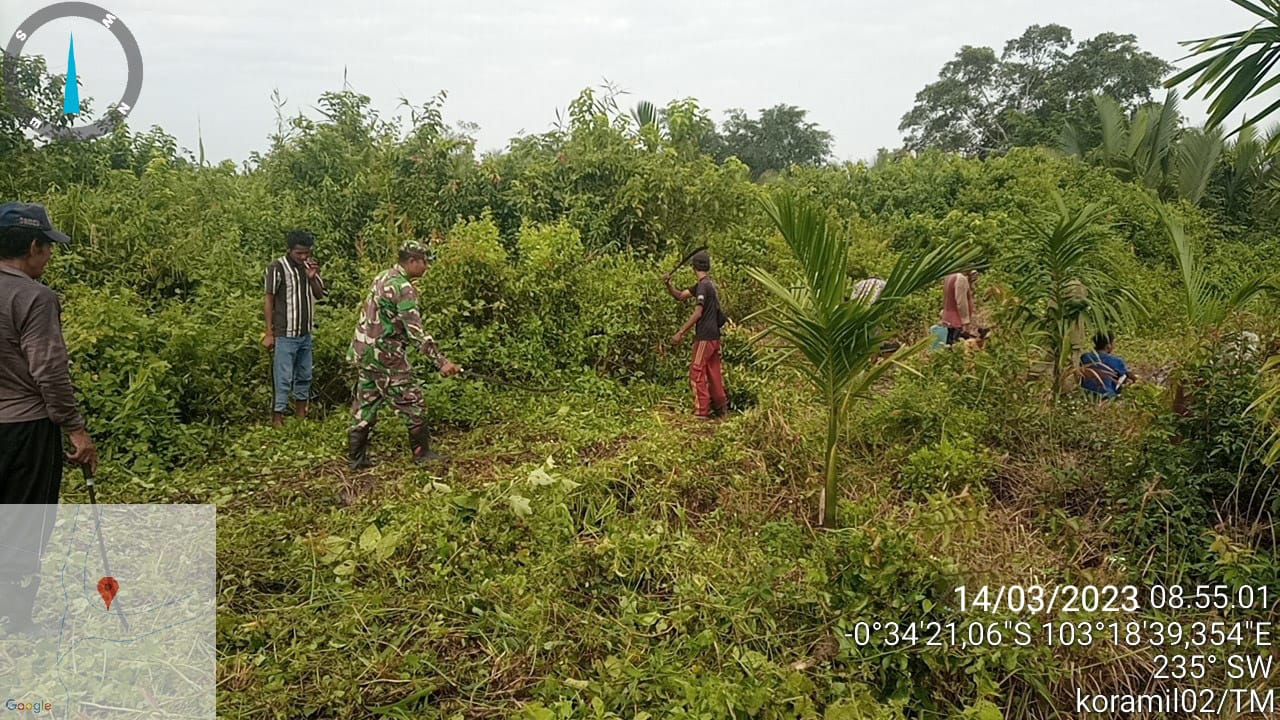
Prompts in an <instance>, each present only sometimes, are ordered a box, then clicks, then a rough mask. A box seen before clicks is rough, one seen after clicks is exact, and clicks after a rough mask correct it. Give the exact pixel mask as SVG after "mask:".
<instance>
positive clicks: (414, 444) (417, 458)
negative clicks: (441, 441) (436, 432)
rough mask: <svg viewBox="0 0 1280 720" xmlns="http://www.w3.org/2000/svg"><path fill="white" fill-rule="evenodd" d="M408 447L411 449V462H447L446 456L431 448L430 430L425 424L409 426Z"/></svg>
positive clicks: (421, 463)
mask: <svg viewBox="0 0 1280 720" xmlns="http://www.w3.org/2000/svg"><path fill="white" fill-rule="evenodd" d="M409 447H410V448H412V449H413V462H414V463H416V464H418V465H424V464H426V463H447V462H449V458H448V456H446V455H441V454H440V453H438V452H433V451H432V450H431V432H430V431H429V430H427V426H426V425H419V426H417V427H412V428H409Z"/></svg>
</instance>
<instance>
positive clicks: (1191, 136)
mask: <svg viewBox="0 0 1280 720" xmlns="http://www.w3.org/2000/svg"><path fill="white" fill-rule="evenodd" d="M1222 150H1223V142H1222V131H1221V130H1217V129H1213V130H1192V131H1190V132H1188V133H1187V134H1186V135H1184V136H1183V138H1182V141H1181V142H1180V143H1179V144H1178V160H1177V165H1178V195H1179V196H1180V197H1182V198H1184V199H1186V200H1188V201H1190V202H1193V203H1199V202H1200V201H1201V200H1203V199H1204V195H1205V192H1206V191H1207V190H1208V188H1209V181H1210V180H1212V179H1213V174H1214V172H1216V171H1217V169H1218V161H1219V160H1220V159H1221V158H1222Z"/></svg>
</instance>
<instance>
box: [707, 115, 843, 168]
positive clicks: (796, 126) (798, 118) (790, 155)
mask: <svg viewBox="0 0 1280 720" xmlns="http://www.w3.org/2000/svg"><path fill="white" fill-rule="evenodd" d="M806 114H807V112H806V111H804V110H802V109H800V108H798V107H796V106H794V105H774V106H773V107H770V108H762V109H761V110H760V117H759V118H758V119H753V118H750V117H748V116H747V114H746V113H745V112H743V111H742V110H741V109H737V108H735V109H732V110H729V111H728V115H729V117H728V118H726V119H725V121H724V123H723V124H722V125H721V127H720V131H719V132H715V131H714V130H713V131H711V132H709V133H707V134H706V135H705V136H704V138H703V139H702V141H701V144H702V147H703V149H704V150H706V151H707V152H708V153H709V154H710V155H711V156H712V157H714V158H716V160H717V161H719V162H724V161H725V160H727V159H729V158H731V157H736V158H737V159H739V160H741V161H742V162H743V164H745V165H746V166H747V167H749V168H751V179H752V180H759V179H761V178H762V177H764V176H765V175H766V174H777V173H781V172H785V171H786V170H788V169H789V168H791V167H792V166H793V165H810V166H814V165H821V164H822V163H823V162H825V161H826V160H827V158H829V157H830V156H831V142H832V137H831V133H829V132H827V131H826V130H823V129H821V128H820V127H818V125H817V123H813V122H806V121H805V115H806Z"/></svg>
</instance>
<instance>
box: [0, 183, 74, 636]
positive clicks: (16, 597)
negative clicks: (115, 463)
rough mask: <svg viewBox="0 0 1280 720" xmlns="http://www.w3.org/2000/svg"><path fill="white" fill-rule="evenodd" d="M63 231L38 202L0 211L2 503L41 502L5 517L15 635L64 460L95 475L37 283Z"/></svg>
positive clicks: (1, 588)
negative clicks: (65, 442) (67, 446)
mask: <svg viewBox="0 0 1280 720" xmlns="http://www.w3.org/2000/svg"><path fill="white" fill-rule="evenodd" d="M69 242H71V238H69V237H67V236H66V235H64V234H62V233H60V232H58V231H57V230H55V229H54V228H53V225H52V224H50V222H49V215H48V213H46V212H45V209H44V207H43V206H41V205H29V204H26V203H17V202H11V203H5V204H4V205H0V505H44V506H45V507H46V511H45V512H36V511H34V508H33V509H32V510H33V511H31V512H18V513H15V514H14V517H12V518H11V517H8V514H9V513H6V517H5V518H4V528H3V530H4V533H3V537H4V540H5V542H3V543H0V616H2V617H6V618H8V627H7V629H8V630H9V631H14V630H15V629H16V630H21V629H23V628H24V627H26V626H29V625H30V623H31V611H32V605H33V603H34V602H35V595H36V589H37V588H38V586H39V569H40V556H41V554H43V552H44V546H45V544H46V543H48V541H49V535H50V533H52V532H53V520H54V515H53V511H54V506H56V505H57V503H58V495H59V493H60V491H61V488H62V465H63V462H64V458H63V453H62V434H63V433H64V432H65V433H66V434H67V438H68V439H69V440H70V441H71V446H72V452H71V453H70V455H69V456H68V457H67V458H66V459H67V460H70V461H71V462H73V463H76V464H79V465H83V466H85V467H86V468H87V469H89V470H90V471H92V470H93V469H95V468H96V467H97V463H98V450H97V448H96V447H94V444H93V440H92V439H90V437H89V433H88V432H87V431H86V430H85V424H84V418H83V417H81V415H80V412H79V409H78V408H77V405H76V398H75V388H74V387H73V386H72V384H71V373H70V368H69V367H68V364H67V348H66V345H65V344H64V343H63V340H62V320H61V307H60V305H59V303H58V296H57V294H56V293H55V292H54V291H53V290H51V289H49V288H48V287H47V286H45V285H44V284H42V283H40V282H39V278H40V276H41V275H43V274H44V269H45V266H46V265H48V264H49V258H50V257H52V255H53V244H54V243H61V244H66V243H69Z"/></svg>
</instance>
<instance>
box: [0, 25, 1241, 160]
mask: <svg viewBox="0 0 1280 720" xmlns="http://www.w3.org/2000/svg"><path fill="white" fill-rule="evenodd" d="M47 4H49V3H47V2H28V1H26V0H17V1H16V2H15V1H14V0H3V6H0V33H4V35H5V36H6V37H7V36H10V35H11V34H12V33H13V31H14V30H15V29H16V28H17V26H18V24H19V23H21V22H22V20H23V19H24V18H26V17H27V16H28V15H29V14H30V13H32V12H34V11H35V10H37V9H39V8H40V7H43V6H44V5H47ZM99 4H101V5H102V6H103V7H105V8H106V9H107V10H109V11H111V12H112V13H114V14H115V15H117V16H118V17H119V18H120V19H121V20H122V21H124V22H125V23H127V25H128V27H129V29H130V30H132V31H133V33H134V35H135V36H136V38H137V41H138V44H139V46H140V47H141V50H142V55H143V58H144V62H145V68H146V73H145V81H144V84H143V89H142V95H141V98H140V99H139V102H138V105H137V107H136V110H135V111H134V113H133V115H132V118H131V122H130V124H131V126H132V127H134V128H146V127H148V126H150V125H153V124H158V125H160V126H162V127H163V128H164V129H165V130H166V131H168V132H169V133H171V134H173V135H175V136H177V138H178V140H179V143H181V144H182V145H183V146H184V147H192V148H193V147H195V145H196V138H197V121H198V122H199V124H200V127H201V128H202V132H203V137H204V145H205V150H206V153H207V156H208V157H209V159H211V160H215V161H216V160H218V159H222V158H231V159H233V160H236V161H237V162H238V161H241V160H244V159H245V158H246V157H247V156H248V154H249V152H250V151H252V150H263V149H265V147H266V144H267V137H268V135H269V134H270V133H271V131H272V129H273V127H274V123H275V113H274V110H273V108H272V105H271V92H272V90H273V89H275V88H278V89H279V91H280V93H281V95H282V96H283V97H284V98H285V99H287V101H288V105H287V110H286V114H287V115H293V114H296V113H297V112H298V111H299V110H303V111H306V112H311V108H312V106H313V105H314V104H315V101H316V99H317V98H318V97H319V95H320V94H321V93H322V92H325V91H327V90H339V89H341V87H342V76H343V68H344V67H345V68H346V70H347V77H348V81H349V82H350V84H351V86H352V87H353V88H354V89H355V90H358V91H359V92H362V93H364V94H366V95H369V96H370V97H372V98H373V102H374V106H375V107H376V108H378V109H379V110H380V111H382V112H383V114H384V115H392V114H394V113H395V111H396V106H397V105H398V104H399V98H401V97H407V98H409V99H410V100H412V101H414V102H415V103H421V102H423V101H426V100H427V99H428V98H430V97H431V96H432V95H434V94H435V93H436V92H438V91H440V90H445V91H447V92H448V95H449V97H448V100H447V102H446V104H445V118H446V120H448V121H449V122H451V123H456V122H459V121H468V122H474V123H477V124H478V125H479V126H480V130H479V133H478V139H479V144H480V148H481V149H482V150H487V149H497V148H500V147H502V146H504V145H505V144H506V141H507V140H508V139H509V138H511V137H512V136H514V135H517V134H519V133H521V132H524V133H537V132H542V131H545V130H547V129H548V127H549V126H550V124H551V122H552V121H553V120H554V118H555V111H556V109H557V108H562V109H563V108H565V107H566V106H567V105H568V103H569V101H571V100H572V99H573V98H574V97H575V96H576V95H577V93H578V92H579V91H580V90H581V89H582V88H584V87H587V86H595V85H599V84H600V83H601V82H602V80H603V79H605V78H607V79H608V80H609V81H611V82H612V83H614V84H615V85H617V86H619V87H621V88H622V89H625V90H627V91H628V92H629V93H630V94H629V96H627V97H626V98H624V102H626V103H627V104H634V102H635V101H638V100H641V99H647V100H651V101H653V102H655V103H658V104H665V103H666V101H668V100H670V99H673V98H682V97H686V96H693V97H695V98H697V99H698V101H699V103H700V104H702V105H703V106H704V107H706V108H709V109H710V110H711V112H712V117H713V118H714V119H716V121H717V122H719V121H720V120H721V119H723V117H724V113H723V111H724V110H725V109H727V108H731V107H742V108H746V109H747V110H748V111H750V112H752V113H753V114H754V112H755V111H756V110H758V109H759V108H762V107H766V106H770V105H774V104H777V103H788V104H792V105H798V106H800V107H802V108H805V109H806V110H808V111H809V117H810V119H811V120H813V121H815V122H817V123H818V124H819V125H821V126H822V127H824V128H826V129H828V130H830V131H831V133H832V134H833V135H834V136H835V151H836V155H837V156H838V157H840V158H842V159H854V160H857V159H864V158H870V157H873V156H874V154H875V151H876V149H877V148H879V147H897V146H898V145H899V144H900V142H901V134H900V133H899V132H898V129H897V128H898V121H899V119H900V118H901V117H902V114H903V113H904V112H906V111H907V110H908V109H909V108H910V106H911V103H912V99H913V97H914V96H915V93H916V92H917V91H918V90H920V88H922V87H923V86H924V85H925V84H927V83H929V82H932V81H933V80H934V79H936V77H937V74H938V70H939V69H940V68H941V67H942V65H943V63H945V62H946V61H947V60H949V59H950V58H951V57H952V56H953V55H954V54H955V52H956V50H957V49H959V47H960V46H961V45H965V44H969V45H986V46H990V47H993V48H995V49H996V50H997V52H999V50H1000V49H1001V48H1002V47H1003V44H1004V42H1005V41H1006V40H1008V39H1010V38H1013V37H1016V36H1018V35H1020V34H1021V33H1022V31H1023V30H1024V29H1026V27H1027V26H1029V25H1032V24H1048V23H1059V24H1062V25H1066V26H1067V27H1069V28H1071V29H1072V30H1073V31H1074V33H1075V37H1076V39H1077V40H1080V39H1083V38H1086V37H1092V36H1093V35H1096V34H1097V33H1099V32H1104V31H1117V32H1125V33H1133V34H1135V35H1137V36H1138V41H1139V43H1140V45H1141V46H1142V47H1143V48H1144V49H1146V50H1149V51H1151V52H1153V53H1155V54H1157V55H1159V56H1161V57H1163V58H1165V59H1166V60H1170V61H1175V60H1177V59H1178V58H1180V57H1182V56H1183V55H1184V50H1183V49H1182V48H1181V47H1180V46H1179V44H1178V42H1179V41H1180V40H1188V39H1197V38H1202V37H1205V36H1208V35H1217V34H1220V33H1223V32H1229V31H1232V30H1237V29H1240V28H1243V27H1247V26H1249V25H1251V24H1252V22H1253V20H1255V19H1256V18H1254V16H1252V15H1250V14H1248V13H1247V12H1245V11H1244V10H1242V9H1241V8H1239V7H1237V6H1236V5H1234V4H1233V3H1231V2H1229V0H1143V1H1141V2H1140V1H1139V0H1077V2H1075V3H1074V4H1067V3H1046V2H1044V1H1043V0H986V1H984V2H981V3H977V2H974V3H968V2H956V1H955V0H896V1H892V2H890V1H883V0H882V1H877V2H868V1H866V0H845V1H822V2H818V1H810V0H792V2H773V1H766V0H685V1H684V2H675V1H673V0H648V1H647V2H616V1H614V0H540V1H539V2H529V1H527V0H469V1H467V2H447V3H446V2H436V1H433V0H377V1H375V2H368V3H356V2H351V0H309V1H308V2H271V3H264V2H253V1H251V0H217V1H216V2H199V3H196V2H189V1H187V0H164V1H161V0H100V2H99ZM268 5H269V7H266V8H264V7H263V6H268ZM375 8H376V9H375ZM68 34H74V36H75V44H76V57H77V69H78V71H79V74H80V77H81V80H82V82H83V85H84V86H83V89H82V95H88V96H92V97H93V98H95V100H96V101H97V107H98V108H101V107H103V106H104V105H106V104H109V103H110V102H114V101H115V100H116V99H117V98H118V96H119V95H120V93H121V92H122V91H123V88H124V84H125V71H124V67H123V66H124V55H123V53H122V52H121V51H120V50H119V49H118V48H117V47H116V44H115V41H114V39H113V38H112V37H111V35H110V33H108V32H107V31H106V30H104V29H102V28H100V27H97V26H95V25H93V24H92V23H90V22H88V21H85V20H74V21H73V20H64V21H58V22H54V23H50V24H48V25H46V26H44V28H42V29H41V30H40V31H39V32H37V33H36V34H35V35H34V36H32V38H31V39H30V41H29V42H28V44H27V48H26V53H28V54H43V55H45V56H46V58H47V59H48V60H49V63H50V67H51V69H52V70H53V71H54V72H65V71H66V55H67V50H66V47H67V36H68ZM1184 112H1185V113H1186V114H1187V115H1188V116H1189V117H1190V118H1191V120H1192V121H1193V122H1196V123H1199V122H1201V121H1203V118H1204V104H1203V103H1201V102H1198V101H1195V102H1188V103H1187V104H1185V105H1184Z"/></svg>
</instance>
